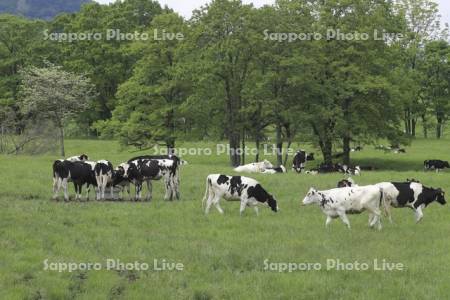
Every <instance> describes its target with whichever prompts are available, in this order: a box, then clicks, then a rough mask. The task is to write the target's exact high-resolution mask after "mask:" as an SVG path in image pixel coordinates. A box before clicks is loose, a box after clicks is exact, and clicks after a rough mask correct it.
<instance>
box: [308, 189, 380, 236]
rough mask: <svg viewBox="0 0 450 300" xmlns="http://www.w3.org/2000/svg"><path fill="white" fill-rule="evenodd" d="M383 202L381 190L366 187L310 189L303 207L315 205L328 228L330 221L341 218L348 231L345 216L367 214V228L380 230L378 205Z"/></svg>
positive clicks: (347, 221) (348, 223)
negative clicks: (324, 217)
mask: <svg viewBox="0 0 450 300" xmlns="http://www.w3.org/2000/svg"><path fill="white" fill-rule="evenodd" d="M383 201H384V193H383V189H382V188H380V187H378V186H374V185H367V186H361V187H343V188H336V189H332V190H328V191H318V190H316V189H314V188H310V189H309V191H308V193H307V194H306V196H305V198H304V199H303V205H308V204H312V203H317V204H318V205H319V206H320V208H321V209H322V211H323V212H324V213H325V215H326V216H327V220H326V223H325V225H326V226H328V225H329V224H330V222H331V220H332V219H335V218H338V217H339V218H341V220H342V222H344V224H345V225H347V227H348V228H349V229H350V221H349V220H348V218H347V214H355V213H361V212H363V211H364V210H367V211H368V212H369V226H370V227H374V226H375V225H378V226H377V227H378V229H379V230H380V229H381V210H380V205H381V203H382V202H383Z"/></svg>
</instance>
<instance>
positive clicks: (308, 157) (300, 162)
mask: <svg viewBox="0 0 450 300" xmlns="http://www.w3.org/2000/svg"><path fill="white" fill-rule="evenodd" d="M313 160H314V153H307V152H306V151H305V150H298V151H297V152H296V153H295V156H294V159H293V161H292V169H293V170H294V171H296V172H297V173H301V172H302V171H303V170H304V169H305V167H306V162H308V161H313Z"/></svg>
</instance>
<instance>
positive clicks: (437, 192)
mask: <svg viewBox="0 0 450 300" xmlns="http://www.w3.org/2000/svg"><path fill="white" fill-rule="evenodd" d="M376 186H378V187H380V188H382V189H383V190H384V192H385V195H386V201H385V203H386V205H385V207H384V209H385V213H386V216H387V217H388V218H389V221H391V222H392V217H391V212H390V206H393V207H409V208H411V209H413V210H414V213H415V215H416V222H419V221H420V220H421V219H422V218H423V212H422V209H424V208H425V207H427V206H428V205H429V204H430V203H431V202H433V201H437V202H438V203H440V204H441V205H444V204H446V203H447V202H446V201H445V192H444V191H443V190H442V189H440V188H438V189H434V188H428V187H425V186H424V185H423V184H421V183H418V182H381V183H378V184H376Z"/></svg>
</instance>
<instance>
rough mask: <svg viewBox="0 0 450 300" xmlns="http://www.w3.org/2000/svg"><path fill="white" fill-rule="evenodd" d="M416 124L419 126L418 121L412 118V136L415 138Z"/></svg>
mask: <svg viewBox="0 0 450 300" xmlns="http://www.w3.org/2000/svg"><path fill="white" fill-rule="evenodd" d="M416 124H417V119H416V118H412V119H411V136H413V137H416Z"/></svg>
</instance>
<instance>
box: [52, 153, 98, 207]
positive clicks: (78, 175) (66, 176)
mask: <svg viewBox="0 0 450 300" xmlns="http://www.w3.org/2000/svg"><path fill="white" fill-rule="evenodd" d="M95 164H96V163H95V162H91V161H75V162H72V161H69V160H64V161H60V162H58V163H57V162H55V163H54V165H53V172H54V174H55V175H54V176H55V177H57V178H58V184H57V188H56V189H55V190H54V196H53V198H54V199H56V198H57V197H58V193H59V190H60V189H61V187H62V188H63V190H64V200H65V201H69V194H68V190H67V185H68V182H69V181H72V182H73V184H74V186H75V194H76V195H75V199H81V192H82V187H83V185H85V184H86V185H87V194H86V200H89V191H90V186H91V185H93V186H95V187H96V186H97V181H96V179H95V173H94V167H95Z"/></svg>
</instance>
